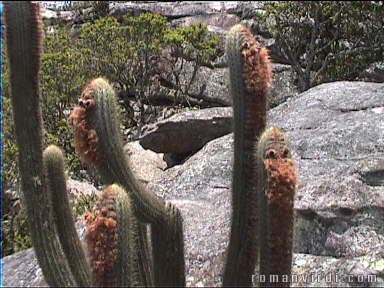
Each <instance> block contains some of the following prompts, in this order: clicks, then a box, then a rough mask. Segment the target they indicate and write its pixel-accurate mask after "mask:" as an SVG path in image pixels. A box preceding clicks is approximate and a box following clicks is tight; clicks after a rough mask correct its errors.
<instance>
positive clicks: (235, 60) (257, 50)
mask: <svg viewBox="0 0 384 288" xmlns="http://www.w3.org/2000/svg"><path fill="white" fill-rule="evenodd" d="M226 53H227V59H228V66H229V72H230V87H231V93H232V97H233V104H234V105H233V110H234V139H235V143H234V150H235V155H234V167H233V180H232V223H231V235H230V241H229V246H228V250H227V255H226V256H227V258H226V266H225V270H224V278H223V284H224V286H252V275H253V274H254V271H255V266H256V264H257V260H258V259H259V261H260V263H259V268H260V271H259V272H260V275H261V276H262V277H265V278H269V275H273V274H277V275H278V276H279V277H281V276H282V275H287V277H288V276H289V275H290V270H291V261H292V225H293V196H294V191H295V184H296V174H295V173H296V172H295V167H294V163H293V161H292V160H291V159H290V150H289V149H290V148H289V145H288V142H287V139H286V137H285V136H284V135H283V133H282V131H281V130H279V129H278V128H277V127H272V128H268V129H267V130H265V127H266V103H267V94H268V89H269V87H270V84H271V79H272V72H271V64H270V61H269V58H268V53H267V50H266V49H265V48H262V47H261V46H260V44H259V43H258V42H257V41H256V40H255V39H254V38H253V36H252V34H251V32H250V31H249V29H248V28H246V27H244V26H242V25H235V26H234V27H232V29H231V30H230V32H229V35H228V38H227V42H226ZM264 130H265V132H264V133H263V134H262V132H263V131H264ZM257 147H258V148H257ZM256 149H258V150H257V153H256V151H255V150H256ZM265 153H267V154H265ZM274 153H275V154H276V155H275V156H276V158H277V159H278V160H272V159H270V158H268V157H274ZM264 157H266V158H264ZM282 225H283V226H284V227H282ZM259 251H260V252H259ZM260 279H261V278H260ZM264 284H267V285H270V284H271V283H270V282H265V283H262V282H260V285H264ZM277 285H280V286H283V285H286V283H285V282H281V280H280V281H279V282H278V284H277ZM288 285H289V282H288Z"/></svg>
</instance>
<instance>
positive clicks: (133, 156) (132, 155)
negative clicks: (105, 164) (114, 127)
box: [124, 141, 167, 184]
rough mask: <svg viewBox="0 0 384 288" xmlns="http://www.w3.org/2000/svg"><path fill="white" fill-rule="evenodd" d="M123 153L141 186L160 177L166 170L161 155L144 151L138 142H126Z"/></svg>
mask: <svg viewBox="0 0 384 288" xmlns="http://www.w3.org/2000/svg"><path fill="white" fill-rule="evenodd" d="M124 151H125V153H126V154H127V159H128V161H129V163H130V167H131V168H132V171H133V173H134V174H135V176H136V178H137V179H138V180H140V181H141V182H142V183H143V184H147V183H149V182H151V181H154V180H155V179H157V178H159V177H161V175H162V173H163V171H164V170H165V168H167V164H166V163H165V161H164V160H163V154H161V153H155V152H153V151H151V150H148V149H144V148H143V147H142V146H141V145H140V143H139V141H133V142H128V143H127V144H126V145H125V146H124Z"/></svg>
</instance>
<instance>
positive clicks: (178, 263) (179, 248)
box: [151, 203, 185, 287]
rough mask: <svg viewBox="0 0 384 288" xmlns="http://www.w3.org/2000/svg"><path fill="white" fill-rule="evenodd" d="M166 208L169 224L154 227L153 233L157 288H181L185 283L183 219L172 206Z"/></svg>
mask: <svg viewBox="0 0 384 288" xmlns="http://www.w3.org/2000/svg"><path fill="white" fill-rule="evenodd" d="M166 208H167V210H168V211H169V212H168V213H169V215H170V217H169V221H168V223H167V224H166V225H163V226H160V225H159V226H155V225H154V226H153V229H152V233H151V236H152V237H151V239H152V243H153V244H154V245H153V258H154V263H155V266H154V276H155V283H156V285H157V286H164V287H180V283H183V284H184V283H185V274H184V270H185V267H184V265H185V264H184V240H183V239H184V237H183V226H182V225H183V224H182V218H181V215H180V212H179V210H178V209H177V208H176V207H175V206H173V205H172V204H170V203H167V207H166ZM170 263H172V264H170ZM183 286H185V285H183Z"/></svg>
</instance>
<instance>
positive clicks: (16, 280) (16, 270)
mask: <svg viewBox="0 0 384 288" xmlns="http://www.w3.org/2000/svg"><path fill="white" fill-rule="evenodd" d="M2 261H3V263H2V264H3V265H2V266H3V283H2V285H3V286H4V287H48V285H47V283H46V282H45V280H44V276H43V272H42V271H41V269H40V267H39V264H38V263H37V259H36V256H35V251H34V250H33V248H30V249H27V250H24V251H21V252H18V253H15V254H12V255H10V256H7V257H4V258H3V259H2Z"/></svg>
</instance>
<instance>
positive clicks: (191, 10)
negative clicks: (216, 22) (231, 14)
mask: <svg viewBox="0 0 384 288" xmlns="http://www.w3.org/2000/svg"><path fill="white" fill-rule="evenodd" d="M238 5H239V2H237V1H179V2H157V1H147V2H145V3H144V2H141V3H140V2H133V1H129V2H125V3H116V2H115V3H111V4H110V14H111V15H113V16H120V15H126V14H129V15H138V14H140V13H142V12H157V13H160V14H161V15H163V16H166V17H167V18H169V19H177V18H181V17H187V16H195V15H209V14H216V13H222V12H225V11H228V10H236V9H237V6H238Z"/></svg>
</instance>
